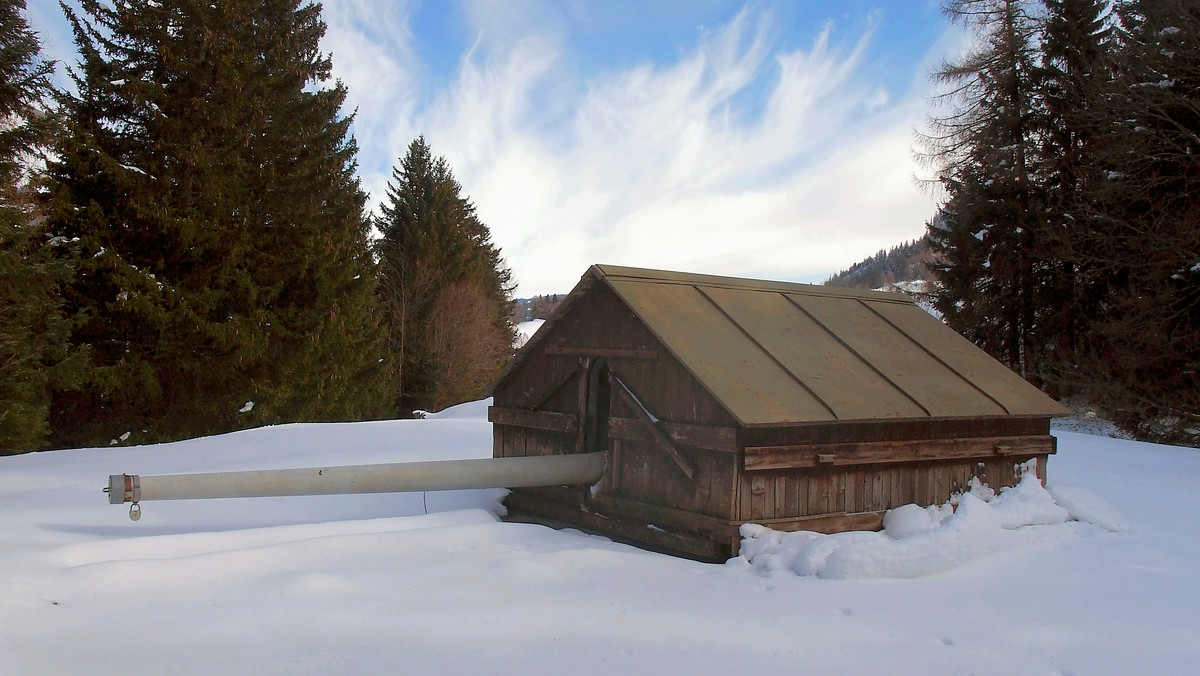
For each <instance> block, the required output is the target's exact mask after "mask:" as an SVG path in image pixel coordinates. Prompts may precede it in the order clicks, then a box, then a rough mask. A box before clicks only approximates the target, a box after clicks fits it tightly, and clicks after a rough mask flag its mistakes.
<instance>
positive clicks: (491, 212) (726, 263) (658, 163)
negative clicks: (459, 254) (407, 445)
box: [325, 0, 934, 295]
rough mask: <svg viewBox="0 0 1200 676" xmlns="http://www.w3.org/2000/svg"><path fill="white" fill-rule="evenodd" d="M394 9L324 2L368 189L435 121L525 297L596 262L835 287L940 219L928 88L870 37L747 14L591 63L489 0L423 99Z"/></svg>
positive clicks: (437, 144)
mask: <svg viewBox="0 0 1200 676" xmlns="http://www.w3.org/2000/svg"><path fill="white" fill-rule="evenodd" d="M377 6H378V3H371V2H367V0H357V2H349V1H348V0H337V1H331V2H327V3H326V4H325V7H326V9H325V16H326V21H327V22H328V23H329V29H330V30H329V38H328V42H327V43H326V44H327V47H326V49H332V50H333V51H334V62H335V64H334V67H335V74H336V75H337V76H338V77H340V78H341V79H343V80H344V81H345V82H346V84H347V85H348V86H349V87H350V91H351V97H352V100H353V102H354V103H355V104H357V105H358V106H359V113H358V118H357V121H356V124H355V134H356V136H357V137H358V139H359V142H360V145H361V146H362V148H363V151H362V153H361V154H360V164H361V165H362V166H363V168H364V171H363V179H364V185H365V186H366V187H367V188H368V189H369V190H370V191H371V192H372V195H373V198H374V201H375V202H376V203H377V202H378V200H379V198H380V197H381V196H382V195H383V185H384V184H385V183H386V180H387V172H389V171H390V164H391V163H392V162H394V161H395V160H396V158H397V157H399V156H400V155H401V154H403V152H404V150H405V147H406V146H407V144H408V142H409V141H410V140H411V139H412V138H413V137H414V136H415V135H416V134H418V133H424V134H425V135H426V138H427V139H428V140H429V142H430V144H431V146H432V148H433V150H434V152H435V153H437V154H442V155H445V156H446V157H447V159H448V160H449V161H450V164H451V167H452V168H453V169H454V171H455V174H456V176H457V177H458V179H459V181H460V183H461V184H462V186H463V190H464V192H465V193H466V194H467V195H468V196H469V197H470V198H471V200H472V201H473V202H474V203H475V205H476V207H477V208H478V211H479V214H480V216H481V218H482V219H483V221H484V222H485V223H487V224H488V226H489V227H490V228H491V230H492V234H493V238H494V239H495V241H496V242H497V244H498V245H499V246H500V247H501V248H502V249H503V251H504V254H505V256H506V258H507V259H508V262H509V264H510V266H511V267H512V268H513V271H514V273H515V275H516V277H517V280H518V282H519V283H520V287H519V291H518V292H519V293H520V294H521V295H529V294H533V293H551V292H562V291H566V290H568V289H569V288H570V287H571V286H572V285H573V284H574V282H575V281H576V280H577V279H578V278H579V275H581V274H582V273H583V272H584V270H585V269H586V268H587V266H588V265H590V264H591V263H597V262H604V263H613V264H622V265H639V266H647V267H659V268H666V269H679V270H688V271H695V272H707V273H714V274H731V275H747V276H763V277H771V278H776V279H792V280H802V281H820V280H822V279H823V278H824V277H826V276H828V275H829V274H830V273H832V272H835V271H836V270H838V269H840V268H843V267H846V266H848V265H850V264H851V263H853V262H855V261H857V260H859V259H861V258H863V257H865V256H867V255H870V254H872V253H874V252H875V251H876V250H878V249H880V248H883V247H887V246H890V245H893V244H897V243H899V242H900V241H902V240H906V239H912V238H914V237H918V236H920V235H921V233H922V232H923V223H924V221H925V219H927V218H928V217H930V216H931V215H932V212H933V208H934V204H933V202H932V199H931V198H930V197H929V196H927V195H925V194H924V193H923V192H922V191H921V190H920V189H919V188H918V187H917V186H916V185H915V184H914V182H913V175H914V173H916V171H917V169H916V166H915V163H914V161H913V159H912V156H911V142H912V130H913V128H914V127H915V126H919V125H921V124H922V121H923V119H924V116H925V111H926V109H927V107H926V105H925V102H924V100H923V99H922V98H920V97H921V92H923V91H924V90H922V89H919V88H914V91H915V92H916V95H915V96H910V97H907V98H900V99H898V100H889V98H888V96H887V93H886V91H884V90H883V89H882V88H881V83H879V82H872V81H871V79H870V77H869V73H864V72H863V68H862V66H861V62H862V55H863V53H864V50H865V49H866V47H867V46H868V45H869V41H870V40H871V39H872V36H871V34H870V33H867V34H865V35H863V36H861V37H860V39H858V40H857V41H856V42H853V43H852V44H848V45H847V44H840V43H836V42H835V41H834V40H833V38H832V29H831V28H829V27H826V29H825V30H824V31H823V32H822V33H821V34H820V36H819V37H818V39H817V40H816V41H815V42H814V43H813V44H812V45H810V46H808V47H807V48H804V49H798V50H795V51H789V52H780V51H778V50H776V49H775V48H774V47H773V45H772V42H771V33H770V31H769V26H770V20H771V17H770V16H769V15H768V14H767V13H766V12H763V11H757V10H744V11H742V12H741V13H739V14H738V15H736V16H735V17H733V18H732V19H731V21H730V22H729V23H728V24H727V25H725V26H724V27H722V28H719V29H717V30H713V31H709V32H707V33H706V34H704V35H702V36H698V39H697V42H696V44H695V46H694V48H692V49H691V50H689V51H685V52H683V53H682V54H681V55H680V57H679V58H678V59H677V60H676V61H674V62H672V63H657V64H655V63H643V64H640V65H636V66H634V67H630V68H627V69H624V70H619V71H611V72H600V73H580V72H577V71H576V70H575V69H573V68H572V67H571V66H570V63H571V55H570V51H569V45H568V44H567V42H566V39H565V33H564V31H563V28H562V25H561V24H560V23H557V22H556V20H555V19H554V18H553V15H550V18H547V19H544V20H543V19H539V18H538V16H540V15H537V14H534V13H526V14H512V13H505V11H504V10H503V8H498V7H497V6H495V5H493V4H490V3H482V4H477V5H471V6H470V7H468V8H467V11H468V25H469V26H472V27H473V28H472V30H474V31H476V33H477V35H478V39H477V40H476V42H475V44H474V46H473V47H472V48H471V49H470V50H469V51H467V52H466V53H465V54H463V56H462V58H461V60H460V62H459V67H458V70H457V73H456V74H455V77H454V78H453V80H452V81H450V82H446V83H444V85H439V84H438V83H433V84H434V85H436V86H435V94H434V96H433V98H432V100H431V101H430V102H429V103H428V104H424V105H421V104H419V103H418V99H417V98H416V97H415V96H414V95H413V94H412V92H413V91H417V90H419V89H420V88H421V87H425V88H426V89H427V88H428V87H429V86H430V83H428V82H418V78H419V77H420V75H421V72H422V71H421V65H420V64H419V63H418V62H417V60H416V59H415V58H414V57H413V56H412V54H413V52H412V50H411V48H410V47H409V45H410V41H411V40H412V36H411V35H410V34H409V33H408V31H407V29H404V28H403V21H404V12H403V11H398V12H391V11H389V13H387V14H386V15H385V16H383V17H380V16H379V15H378V14H377V12H378V11H382V10H378V9H377ZM384 21H390V22H391V24H389V28H388V31H387V34H386V35H385V34H384V33H383V31H380V30H372V29H371V28H370V27H373V26H378V25H379V24H380V22H384ZM397 47H399V48H397ZM923 76H924V73H922V74H921V77H923ZM753 96H758V97H759V100H763V101H765V103H764V104H763V105H762V106H761V107H760V106H756V105H747V104H746V103H745V101H744V99H745V97H753ZM385 146H386V147H385ZM381 158H382V159H381Z"/></svg>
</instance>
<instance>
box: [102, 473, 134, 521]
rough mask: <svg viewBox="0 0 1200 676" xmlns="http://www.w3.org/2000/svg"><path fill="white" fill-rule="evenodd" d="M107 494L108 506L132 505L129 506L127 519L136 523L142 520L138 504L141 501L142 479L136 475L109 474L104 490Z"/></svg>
mask: <svg viewBox="0 0 1200 676" xmlns="http://www.w3.org/2000/svg"><path fill="white" fill-rule="evenodd" d="M104 492H105V493H108V504H110V505H120V504H123V503H126V502H131V503H133V504H131V505H129V518H130V519H132V520H133V521H137V520H138V519H140V518H142V506H141V505H140V504H138V503H139V502H141V500H142V478H141V477H140V476H138V475H136V474H110V475H108V487H107V488H105V489H104Z"/></svg>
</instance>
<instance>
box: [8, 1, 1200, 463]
mask: <svg viewBox="0 0 1200 676" xmlns="http://www.w3.org/2000/svg"><path fill="white" fill-rule="evenodd" d="M78 7H79V9H78V10H77V11H75V10H71V9H70V8H68V7H67V6H66V5H63V11H64V12H65V13H66V14H67V19H68V20H69V22H70V24H71V26H72V29H73V33H74V40H75V48H76V50H77V51H78V54H79V59H78V61H77V62H76V63H72V64H65V65H66V66H67V69H66V72H67V73H69V77H70V80H71V86H70V87H68V88H62V87H56V86H55V85H54V84H53V82H52V74H53V72H54V64H52V63H50V62H48V61H46V60H45V58H44V57H43V56H42V53H41V45H40V42H39V37H38V35H37V34H36V33H35V32H34V31H33V30H32V29H31V27H30V26H29V24H28V23H27V20H26V6H25V0H0V37H2V40H0V47H2V50H3V53H2V58H0V70H3V86H2V87H0V115H2V116H3V124H2V125H0V453H18V452H24V451H30V450H38V449H44V448H64V447H82V446H96V445H107V444H109V443H112V442H118V443H120V442H125V443H152V442H158V441H170V440H177V439H184V438H190V437H196V436H202V435H210V434H216V433H221V432H228V431H232V430H237V429H244V428H249V427H258V426H262V425H268V424H277V423H284V422H314V421H348V420H367V419H379V418H396V417H406V416H410V415H413V414H414V412H415V411H419V410H439V409H441V408H444V407H446V406H449V405H453V404H455V403H459V402H463V401H469V400H472V399H477V398H479V397H481V396H483V394H484V392H485V390H486V387H487V385H488V384H489V383H490V382H491V381H492V380H493V379H494V377H495V376H496V375H497V374H498V373H499V371H500V369H502V368H503V366H504V364H505V363H506V362H507V360H508V359H509V358H510V357H511V356H512V354H513V347H512V346H513V342H514V338H515V333H514V328H513V325H512V320H511V317H512V313H513V300H512V295H513V291H514V289H515V282H514V279H513V275H512V272H511V271H510V270H509V269H508V267H507V265H506V263H505V261H504V259H503V257H502V255H501V251H500V249H499V248H498V247H497V246H496V245H495V244H494V243H493V241H492V239H491V233H490V231H489V229H488V227H487V225H486V224H484V223H483V222H482V220H481V219H480V217H479V214H478V213H477V211H476V208H475V205H474V204H472V202H471V201H470V199H469V198H468V197H467V196H466V194H465V193H464V190H463V187H462V186H461V185H460V184H459V183H458V181H457V180H456V179H455V177H454V172H453V171H452V169H451V167H450V166H449V164H448V162H447V161H446V159H445V158H444V157H441V156H439V155H437V154H436V153H435V150H434V149H433V148H431V147H430V145H429V143H428V142H427V141H426V139H425V138H424V137H418V138H416V139H414V140H412V142H411V143H410V144H409V146H408V148H407V151H406V152H405V154H404V155H403V156H402V157H399V158H397V159H396V164H395V165H394V168H393V171H392V179H391V181H390V182H389V184H388V189H387V192H386V194H385V195H384V196H383V199H382V201H381V204H380V205H379V213H378V215H375V214H372V213H371V212H369V211H368V209H367V207H366V205H367V196H366V194H365V192H364V190H363V188H362V186H361V184H360V179H359V177H358V174H357V170H358V167H357V164H356V155H357V153H358V147H357V144H356V140H355V138H354V137H353V135H352V134H351V125H352V122H353V114H346V113H345V112H343V105H344V103H345V101H346V97H347V90H346V88H345V86H344V85H343V84H342V83H341V82H340V81H336V80H333V79H332V68H333V64H332V61H331V57H330V56H328V55H327V54H326V53H324V52H322V50H321V47H320V41H321V39H322V37H323V35H324V33H325V24H324V23H323V21H322V18H321V6H320V5H319V4H314V3H309V2H303V1H301V0H252V1H251V0H225V1H222V2H218V3H209V2H190V1H186V0H156V1H150V0H111V1H109V2H101V1H100V0H80V2H79V3H78ZM944 11H945V12H946V14H947V16H948V17H949V18H950V19H951V21H952V22H953V23H955V24H956V25H958V26H959V27H960V28H961V29H962V30H963V31H965V33H966V34H968V35H969V36H970V44H971V47H970V48H969V49H967V50H966V51H964V52H963V53H961V54H960V55H959V56H958V57H956V58H955V59H953V60H951V61H947V62H945V63H943V64H942V65H941V67H940V68H939V69H938V71H937V72H936V74H935V75H934V78H935V82H936V85H937V91H938V95H937V98H936V99H935V100H934V101H933V104H934V110H935V113H934V114H933V116H932V117H931V119H930V120H929V122H928V124H927V125H925V127H924V128H922V129H919V130H917V134H916V136H917V141H916V152H917V153H918V154H919V155H920V156H921V158H922V159H923V160H924V161H925V162H926V163H927V166H928V167H929V168H930V170H931V175H932V177H933V178H932V179H931V180H930V181H929V185H928V186H927V187H928V188H929V189H930V190H931V191H932V192H933V193H934V194H935V195H937V197H938V202H939V204H940V208H939V209H938V210H937V213H936V214H931V215H930V216H931V217H930V220H929V222H928V224H927V235H926V237H925V239H924V240H922V241H921V242H919V243H911V244H906V245H904V247H902V248H903V249H904V251H905V252H909V251H910V249H911V250H918V249H919V251H920V258H921V260H920V262H921V266H920V267H921V269H922V271H924V270H925V269H926V268H927V270H928V272H929V273H931V274H932V277H933V281H932V283H931V285H930V289H929V294H930V298H931V299H932V302H933V305H934V307H935V309H936V311H937V312H938V313H940V314H941V316H942V318H943V319H944V321H946V322H947V323H948V324H949V325H950V326H951V327H953V328H954V329H955V330H957V331H958V332H959V333H961V334H963V335H964V336H966V337H967V338H968V339H970V340H971V341H973V342H974V343H975V344H977V345H979V346H980V347H982V348H983V349H985V350H987V351H988V352H989V353H991V354H992V355H993V356H995V357H996V358H998V359H1000V360H1001V361H1002V362H1004V363H1005V364H1006V365H1008V366H1009V367H1010V368H1012V369H1013V370H1014V371H1016V372H1017V373H1019V374H1021V375H1022V376H1023V377H1025V378H1026V379H1027V380H1029V381H1030V382H1032V383H1034V384H1035V385H1037V386H1039V387H1041V388H1042V389H1044V390H1045V391H1047V392H1049V393H1050V394H1051V395H1053V396H1056V397H1060V398H1065V397H1079V398H1083V399H1085V400H1086V401H1088V402H1089V403H1090V404H1092V405H1095V406H1097V407H1099V408H1100V410H1102V411H1103V412H1104V414H1105V415H1106V416H1107V417H1108V418H1109V419H1111V420H1113V421H1114V422H1115V423H1117V424H1118V425H1119V426H1121V427H1122V428H1123V429H1124V430H1126V431H1127V432H1129V433H1130V434H1133V435H1135V436H1137V437H1139V438H1144V439H1151V440H1156V441H1165V442H1171V443H1183V444H1188V445H1194V446H1200V375H1198V373H1197V369H1198V368H1200V192H1198V191H1200V41H1198V40H1197V39H1196V36H1197V35H1200V4H1198V3H1197V2H1196V1H1195V0H1116V1H1115V2H1112V1H1110V0H947V1H946V2H945V4H944ZM905 255H908V254H907V253H906V254H905ZM892 257H893V253H892V252H882V251H881V252H880V253H879V255H878V256H877V257H876V258H877V259H878V260H877V261H876V263H878V264H879V265H881V266H882V265H885V264H886V265H891V266H893V267H894V264H893V262H892ZM849 272H850V271H847V273H842V275H846V274H848V273H849ZM910 273H911V271H904V270H901V269H899V268H897V269H895V270H892V269H891V268H888V269H887V270H884V271H883V272H882V273H878V271H873V272H871V274H872V275H876V274H883V276H884V277H886V278H887V279H890V280H891V281H896V279H898V276H908V275H909V274H910ZM855 274H857V275H859V276H861V275H863V274H866V273H865V272H863V271H859V272H857V273H855ZM852 276H853V275H852ZM881 278H882V277H881ZM872 279H874V277H872ZM885 281H886V280H885Z"/></svg>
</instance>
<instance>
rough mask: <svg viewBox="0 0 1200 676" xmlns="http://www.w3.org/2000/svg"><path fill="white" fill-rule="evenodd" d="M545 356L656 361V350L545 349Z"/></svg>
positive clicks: (612, 348) (614, 348)
mask: <svg viewBox="0 0 1200 676" xmlns="http://www.w3.org/2000/svg"><path fill="white" fill-rule="evenodd" d="M543 352H545V353H546V354H552V355H556V356H560V357H604V358H605V359H658V350H634V349H627V348H617V347H547V348H545V349H544V350H543Z"/></svg>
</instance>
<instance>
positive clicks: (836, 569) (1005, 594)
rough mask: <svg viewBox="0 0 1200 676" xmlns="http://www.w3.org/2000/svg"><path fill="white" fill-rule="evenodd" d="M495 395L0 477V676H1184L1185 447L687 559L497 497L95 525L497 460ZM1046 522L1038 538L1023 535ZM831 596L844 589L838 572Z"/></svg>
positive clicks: (1198, 496) (1126, 452) (1188, 505)
mask: <svg viewBox="0 0 1200 676" xmlns="http://www.w3.org/2000/svg"><path fill="white" fill-rule="evenodd" d="M485 408H486V402H476V403H473V404H468V405H464V406H463V407H457V408H455V409H451V410H450V411H447V412H444V413H442V414H438V415H434V416H431V417H430V418H428V419H425V420H404V421H389V422H376V423H357V424H340V425H333V424H330V425H285V426H278V427H271V428H264V429H259V430H251V431H246V432H240V433H235V434H229V435H224V436H219V437H211V438H206V439H197V440H192V441H187V442H181V443H175V444H164V445H161V446H154V447H131V448H100V449H86V450H76V451H55V452H46V453H38V454H31V455H25V456H16V457H6V458H0V476H2V477H3V479H4V481H3V483H2V485H0V628H2V629H3V631H0V672H2V673H5V674H77V673H87V672H101V673H107V672H116V671H120V672H122V673H133V674H138V673H155V672H160V673H161V672H165V673H202V672H209V673H211V672H214V671H215V672H219V673H235V674H243V673H245V674H280V673H288V674H292V673H367V674H396V673H414V674H435V673H456V674H457V673H463V674H503V673H526V674H545V673H567V672H569V673H572V674H623V673H644V674H668V673H691V674H743V673H744V674H756V673H769V674H781V673H805V674H834V673H836V674H858V673H889V674H1129V673H1140V674H1187V673H1194V669H1195V664H1196V663H1197V661H1198V660H1200V536H1197V533H1200V451H1196V450H1193V449H1184V448H1174V447H1166V446H1154V445H1148V444H1140V443H1136V442H1131V441H1123V440H1116V439H1108V438H1103V437H1094V436H1088V435H1084V434H1079V433H1073V432H1065V431H1056V432H1055V433H1056V435H1057V436H1058V437H1059V442H1060V445H1059V454H1058V455H1057V456H1054V457H1052V458H1051V460H1050V464H1049V474H1050V481H1049V489H1050V490H1049V491H1048V492H1047V491H1045V490H1043V489H1042V488H1041V487H1040V486H1039V485H1038V484H1036V482H1033V483H1029V484H1026V485H1024V486H1022V487H1021V488H1020V489H1018V490H1013V491H1008V492H1005V493H1004V494H1002V495H1000V496H995V497H993V496H992V495H991V494H990V491H989V490H987V489H985V488H983V487H980V488H978V489H977V490H976V491H975V492H974V493H973V494H971V495H969V496H966V497H963V498H962V500H961V501H960V503H959V507H958V510H957V511H956V512H952V511H951V510H950V509H949V508H943V509H930V510H923V509H917V508H911V509H901V510H895V511H894V512H893V513H892V514H891V515H889V519H888V527H887V530H886V532H882V533H852V534H843V535H837V536H814V535H807V534H780V533H775V532H773V531H768V530H766V529H762V528H758V527H753V526H748V527H745V528H744V534H745V535H746V536H747V537H748V538H750V539H748V540H747V541H746V542H745V544H744V549H745V550H746V552H747V553H748V554H750V555H751V558H750V559H749V560H747V559H746V558H738V559H734V560H733V561H730V562H729V563H727V564H724V565H711V564H700V563H695V562H692V561H686V560H682V559H677V558H672V557H669V556H664V555H660V554H652V553H648V552H644V551H641V550H638V549H635V548H633V547H629V546H625V545H621V544H616V543H612V542H610V541H608V540H606V539H604V538H600V537H595V536H589V535H584V534H581V533H578V532H574V531H555V530H551V529H549V528H544V527H541V526H534V525H528V524H511V523H504V522H502V521H500V520H499V518H498V514H499V513H500V511H501V507H500V499H501V498H502V496H503V493H504V491H502V490H486V491H458V492H449V493H429V494H427V495H423V494H394V495H373V496H324V497H297V498H266V499H254V500H251V499H244V500H223V501H177V502H147V503H144V505H143V513H144V516H143V518H142V519H141V521H139V522H137V523H133V522H131V521H129V519H128V518H127V517H126V514H125V513H126V511H127V508H126V507H119V506H113V505H108V504H107V501H106V498H105V496H104V495H103V494H102V493H101V491H100V489H101V487H102V486H103V485H104V483H105V482H106V480H107V476H108V475H109V474H115V473H121V472H128V473H136V474H161V473H173V472H195V471H217V470H238V469H264V468H271V467H309V466H318V465H332V464H358V463H371V462H396V461H404V460H428V459H436V458H465V457H483V456H488V455H490V447H491V429H490V425H489V423H487V421H486V416H485ZM1030 524H1039V525H1030ZM835 578H843V579H835Z"/></svg>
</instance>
